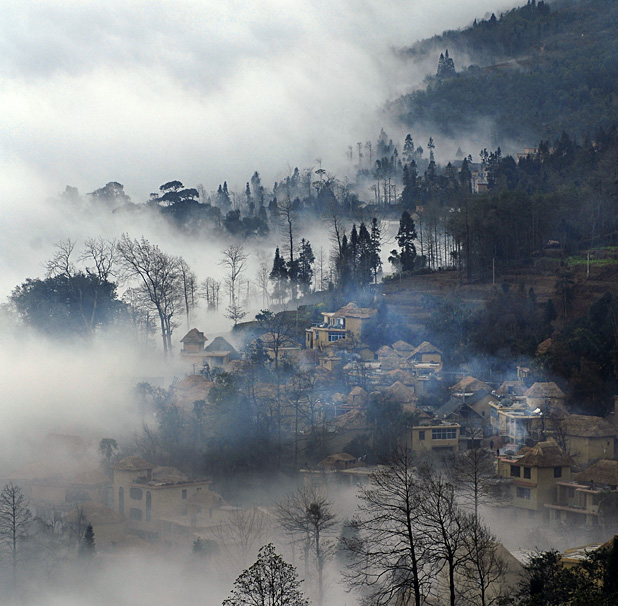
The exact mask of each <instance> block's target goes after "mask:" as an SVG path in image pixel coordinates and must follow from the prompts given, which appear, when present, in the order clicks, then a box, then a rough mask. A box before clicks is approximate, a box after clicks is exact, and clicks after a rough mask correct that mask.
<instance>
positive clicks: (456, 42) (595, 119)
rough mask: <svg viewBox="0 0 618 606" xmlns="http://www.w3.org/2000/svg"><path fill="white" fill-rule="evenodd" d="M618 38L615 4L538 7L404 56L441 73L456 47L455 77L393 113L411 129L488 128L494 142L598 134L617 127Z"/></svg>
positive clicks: (594, 1) (458, 131) (395, 105)
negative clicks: (444, 58)
mask: <svg viewBox="0 0 618 606" xmlns="http://www.w3.org/2000/svg"><path fill="white" fill-rule="evenodd" d="M617 32H618V4H616V3H615V2H610V1H608V0H582V2H558V3H553V4H551V5H547V4H545V3H543V2H539V3H538V4H537V3H536V2H534V1H530V2H529V3H528V4H527V5H525V6H523V7H521V8H515V9H513V10H511V11H509V12H507V13H504V14H502V15H501V16H500V17H499V18H497V17H496V16H495V15H492V16H491V18H489V19H487V20H481V21H475V22H474V24H473V25H472V26H471V27H469V28H466V29H463V30H458V31H447V32H444V33H443V34H442V35H440V36H435V37H433V38H431V39H428V40H423V41H421V42H418V43H416V44H414V45H413V46H412V47H410V48H407V49H404V50H403V51H402V53H403V54H404V56H406V57H409V58H410V59H411V60H412V61H415V62H418V61H420V60H423V59H424V60H425V61H426V60H427V58H428V57H432V56H434V57H435V58H436V65H437V62H438V57H439V55H440V53H442V52H444V51H445V49H448V50H449V53H450V57H451V58H452V59H453V60H454V62H455V68H456V70H457V72H456V74H455V75H453V76H452V77H445V78H438V77H436V76H434V75H429V76H428V78H427V80H426V82H427V86H426V88H425V89H422V90H416V91H413V92H411V93H410V94H408V95H404V96H402V97H400V98H399V99H397V100H395V101H393V102H392V103H391V104H390V110H391V111H392V112H393V113H394V114H395V115H396V116H397V117H398V118H399V119H401V120H402V121H403V122H404V123H405V124H406V125H407V126H408V127H410V128H412V127H414V126H416V125H419V124H421V123H422V124H423V125H425V126H426V128H432V129H433V133H434V134H442V135H446V136H451V137H454V136H456V135H457V136H458V137H462V136H465V135H466V134H470V133H472V132H476V131H478V130H479V129H480V130H487V131H490V132H491V136H492V139H493V143H496V144H500V143H503V142H504V141H506V140H513V141H514V142H516V143H519V144H524V143H528V142H529V141H530V140H533V141H536V140H538V139H539V138H548V139H554V138H556V137H558V136H559V135H560V134H561V133H562V131H568V132H570V133H572V134H575V135H577V136H585V135H587V134H589V135H593V134H594V133H595V132H596V130H597V129H598V128H599V127H603V128H607V127H609V126H611V125H613V124H615V123H616V122H618V96H617V94H616V93H618V81H616V78H615V74H616V73H618V53H617V51H618V36H617V35H616V33H617Z"/></svg>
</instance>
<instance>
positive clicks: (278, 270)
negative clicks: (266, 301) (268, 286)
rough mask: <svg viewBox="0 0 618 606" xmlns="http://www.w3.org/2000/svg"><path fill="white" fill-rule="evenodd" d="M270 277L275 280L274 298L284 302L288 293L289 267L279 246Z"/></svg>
mask: <svg viewBox="0 0 618 606" xmlns="http://www.w3.org/2000/svg"><path fill="white" fill-rule="evenodd" d="M270 279H271V281H272V282H273V299H275V300H277V301H279V303H283V301H284V299H285V296H286V294H287V283H288V268H287V263H286V262H285V259H284V258H283V256H282V255H281V253H280V252H279V247H278V246H277V249H276V250H275V259H274V261H273V268H272V271H271V272H270Z"/></svg>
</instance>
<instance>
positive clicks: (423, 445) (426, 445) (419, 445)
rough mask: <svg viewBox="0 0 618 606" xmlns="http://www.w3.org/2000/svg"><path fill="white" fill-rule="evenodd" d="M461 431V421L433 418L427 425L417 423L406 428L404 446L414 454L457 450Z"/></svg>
mask: <svg viewBox="0 0 618 606" xmlns="http://www.w3.org/2000/svg"><path fill="white" fill-rule="evenodd" d="M460 433H461V425H459V423H447V422H440V421H439V420H437V419H432V420H430V421H428V422H427V424H426V425H415V426H413V427H411V428H410V429H408V430H406V431H405V432H404V434H403V439H402V441H403V444H402V446H404V447H405V448H407V449H408V450H410V451H412V452H413V453H414V454H423V453H429V452H439V453H444V452H457V451H458V450H459V436H460Z"/></svg>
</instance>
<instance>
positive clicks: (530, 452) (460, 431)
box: [7, 303, 618, 549]
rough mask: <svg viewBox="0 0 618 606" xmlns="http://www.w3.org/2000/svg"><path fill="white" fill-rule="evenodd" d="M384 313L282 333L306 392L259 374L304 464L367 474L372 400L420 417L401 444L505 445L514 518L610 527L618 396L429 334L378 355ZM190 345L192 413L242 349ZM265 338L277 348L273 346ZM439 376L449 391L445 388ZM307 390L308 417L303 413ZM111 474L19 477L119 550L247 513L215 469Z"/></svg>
mask: <svg viewBox="0 0 618 606" xmlns="http://www.w3.org/2000/svg"><path fill="white" fill-rule="evenodd" d="M375 313H376V311H375V310H374V309H371V308H360V307H358V306H356V305H355V304H353V303H349V304H348V305H346V306H345V307H342V308H341V309H339V310H338V311H336V312H334V313H324V314H323V316H324V320H323V322H321V323H316V324H314V325H312V326H311V327H309V328H307V329H306V331H305V341H304V346H305V347H304V348H302V347H301V346H300V345H299V344H298V343H295V342H294V341H293V340H292V339H288V340H287V341H281V342H280V345H281V344H283V345H282V347H283V349H284V354H283V355H285V356H291V357H294V359H295V360H296V361H297V362H298V364H299V365H301V366H302V367H303V369H304V370H305V376H308V377H310V381H309V387H307V385H305V386H304V387H303V389H300V388H299V386H298V384H296V383H295V382H294V381H295V379H294V377H292V378H291V379H290V380H289V381H288V383H287V384H284V385H281V386H279V385H278V386H277V387H276V388H275V387H274V386H273V385H271V384H269V383H259V382H258V383H256V384H255V386H254V397H256V398H263V399H268V398H271V399H272V398H275V397H277V398H282V399H283V400H284V403H283V404H282V406H281V409H282V410H286V409H287V410H288V412H289V414H288V415H287V417H286V418H284V420H283V423H282V430H283V431H284V432H287V435H289V436H290V438H291V440H295V449H296V453H297V455H298V460H295V462H296V463H297V465H298V467H299V468H303V467H304V472H305V473H307V474H309V475H315V474H321V475H322V476H324V475H325V474H329V473H330V474H331V475H332V476H336V477H337V478H338V479H337V481H338V482H341V483H348V484H356V483H358V482H359V481H362V480H363V479H366V478H367V476H368V473H369V468H368V467H367V466H366V465H365V463H364V461H363V460H362V456H361V457H359V456H358V454H357V455H356V456H352V455H350V454H348V453H347V452H346V451H347V449H348V447H349V445H350V444H351V443H352V442H353V441H354V440H356V443H357V444H358V443H363V440H362V439H361V438H363V439H365V440H367V438H368V436H370V435H371V433H372V431H373V429H374V428H372V426H371V423H370V422H369V420H368V415H367V411H368V407H369V405H370V403H371V402H373V403H374V404H375V403H376V402H377V403H378V405H380V403H381V402H389V403H396V404H398V405H400V406H401V410H402V411H403V412H404V413H405V419H406V420H405V427H402V428H401V431H400V432H399V438H398V439H399V441H400V446H401V447H405V448H407V449H408V450H409V451H411V452H412V453H414V455H415V456H423V455H428V454H434V455H441V454H443V453H454V452H457V451H460V450H465V449H469V448H484V449H486V450H487V451H489V452H491V453H493V455H494V460H495V470H496V478H499V479H501V480H502V481H503V483H504V484H506V485H508V489H509V491H510V499H509V500H508V512H509V515H512V516H515V517H516V518H517V519H522V520H531V519H534V520H537V521H540V522H545V521H549V522H551V523H553V524H557V525H569V527H573V526H577V527H581V528H587V529H599V528H606V527H607V524H608V519H607V513H606V512H605V511H604V508H603V506H602V503H603V500H604V498H606V496H607V495H608V494H610V493H618V461H617V460H616V459H615V454H616V436H617V435H618V397H617V398H616V402H615V410H614V411H612V412H611V413H610V414H609V415H608V416H607V417H606V418H601V417H594V416H589V415H577V414H570V413H569V411H568V410H567V408H566V407H565V394H564V393H563V392H562V390H561V389H560V387H559V386H558V385H557V384H556V383H554V382H531V381H530V377H529V376H528V370H527V369H526V368H518V369H517V377H516V378H514V380H510V381H504V382H503V383H502V384H500V385H497V384H495V385H494V384H489V383H488V382H485V381H483V380H480V379H478V378H475V377H472V376H461V375H453V374H449V373H447V372H445V371H444V368H443V360H442V352H441V351H440V349H439V348H437V347H436V346H435V345H433V344H431V343H429V342H427V341H425V342H422V343H420V344H418V345H412V344H410V343H406V342H405V341H403V340H399V341H396V342H394V343H392V344H391V345H389V346H384V347H381V348H380V349H379V350H377V351H376V352H373V351H371V350H370V349H369V348H368V347H366V346H365V345H364V344H363V343H362V339H361V337H362V330H363V325H364V323H365V322H367V321H368V320H370V319H371V318H372V317H373V316H374V315H375ZM271 340H272V335H271ZM181 342H182V345H183V348H182V351H181V358H182V360H183V361H184V362H185V363H186V364H187V365H191V366H192V367H193V372H192V373H191V372H190V373H188V374H187V376H186V377H185V378H184V379H182V380H181V381H179V382H177V383H176V384H175V385H174V393H175V397H176V401H177V405H178V408H179V410H181V411H184V413H186V414H191V413H192V411H194V407H195V403H196V402H198V401H204V402H206V401H207V400H208V397H207V396H208V391H209V390H210V388H211V387H212V385H213V383H212V381H211V378H209V377H207V376H205V375H204V374H203V373H198V372H196V369H198V368H202V367H203V366H204V364H208V365H209V366H210V367H211V368H223V369H226V370H229V371H230V372H234V371H236V370H239V368H240V366H239V365H241V364H242V360H241V357H242V356H241V355H240V354H239V352H238V351H237V350H236V349H235V348H234V347H233V346H232V345H231V344H230V343H229V342H228V341H227V340H226V339H224V338H223V337H216V338H214V339H212V341H209V339H208V338H207V337H206V336H205V335H204V333H202V332H200V331H199V330H197V329H192V330H190V331H189V332H188V333H187V334H186V335H185V336H184V338H183V339H182V341H181ZM265 343H266V351H267V352H268V354H269V355H271V357H272V356H273V355H274V353H273V350H272V346H271V345H269V341H268V340H265ZM333 373H336V374H337V377H338V379H339V380H338V381H336V382H335V381H333V379H332V377H333V376H334V375H333ZM342 376H343V377H345V378H346V380H345V381H343V382H342V381H341V380H340V379H341V377H342ZM333 386H335V387H333ZM343 386H346V387H345V388H344V387H343ZM436 386H439V387H440V389H439V390H438V393H442V394H444V393H446V394H447V396H446V397H442V398H441V399H439V400H438V399H437V398H435V397H432V394H435V393H436V389H435V388H436ZM303 390H304V391H303ZM300 398H304V399H305V402H304V404H303V405H304V406H306V414H305V415H304V416H303V418H302V419H301V420H300V423H299V418H298V409H299V406H300V404H299V399H300ZM295 413H296V415H297V416H296V417H295V416H294V415H295ZM310 426H311V427H314V426H319V427H320V428H321V431H323V432H324V437H325V439H324V442H323V445H324V448H325V450H326V452H325V455H326V458H325V459H324V460H322V461H321V462H320V463H319V464H317V465H314V466H311V465H307V464H306V463H305V460H304V457H303V454H302V452H303V448H304V447H305V446H306V447H307V448H309V447H310V446H309V445H310V444H311V442H310V440H309V437H310V436H309V429H310ZM57 440H59V441H60V442H63V444H62V447H63V448H65V450H66V449H69V450H70V453H69V454H70V457H71V458H72V459H74V460H80V459H85V458H86V457H85V451H84V452H82V451H81V450H80V448H82V446H80V444H78V443H74V442H75V440H77V441H78V442H79V439H77V438H68V437H66V436H65V437H58V438H57ZM71 440H73V441H71ZM305 442H306V443H305ZM50 449H51V447H50ZM78 451H79V452H78ZM298 453H300V454H298ZM108 472H109V473H108V474H106V473H103V471H102V470H100V469H99V470H96V469H94V468H93V469H92V470H91V471H89V472H87V473H84V472H83V470H81V471H80V473H75V474H73V476H72V477H71V478H70V479H64V478H59V477H58V476H54V475H53V474H52V473H51V472H50V473H49V474H45V473H43V472H42V471H41V469H38V470H37V472H36V473H35V472H34V471H32V470H30V471H28V470H20V471H19V472H16V475H14V476H13V477H11V478H7V480H11V481H13V480H14V481H18V482H19V483H20V484H21V485H23V486H25V487H26V489H27V495H28V497H29V498H30V502H31V506H32V507H33V509H34V510H35V514H36V515H38V516H40V517H42V518H53V517H54V516H57V515H62V516H63V518H64V519H67V520H72V519H76V520H77V521H78V522H79V519H81V518H84V519H88V521H90V522H91V523H93V525H94V526H95V534H96V539H97V545H98V546H99V547H101V548H106V547H107V548H110V549H113V548H115V547H116V546H120V545H122V544H124V543H126V542H127V541H128V540H129V538H128V537H132V538H133V540H149V539H154V538H156V539H157V540H158V541H160V542H164V543H166V544H169V545H174V544H179V543H183V542H184V543H186V542H187V541H189V540H194V539H195V538H196V537H207V536H210V535H212V534H213V533H214V531H215V530H217V531H218V534H219V535H221V534H225V531H224V528H225V525H226V524H231V523H233V521H232V519H233V516H234V512H237V511H238V509H237V508H235V507H231V506H228V505H227V504H226V503H225V501H224V500H223V498H222V496H221V495H219V494H217V493H216V492H214V491H213V490H212V488H211V483H210V481H209V480H199V481H196V480H192V479H189V478H188V477H186V476H185V475H184V474H182V473H181V472H180V471H178V470H176V469H173V468H170V467H159V466H156V465H154V464H152V463H150V462H148V461H146V460H144V459H142V458H139V457H135V456H131V457H128V458H125V459H123V460H121V461H118V462H116V463H115V464H114V465H112V466H111V469H109V470H108ZM110 474H111V475H110ZM617 517H618V515H617Z"/></svg>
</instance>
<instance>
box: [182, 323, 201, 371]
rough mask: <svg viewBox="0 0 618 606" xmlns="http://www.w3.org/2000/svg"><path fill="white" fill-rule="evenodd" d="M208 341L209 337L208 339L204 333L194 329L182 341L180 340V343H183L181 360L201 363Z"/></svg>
mask: <svg viewBox="0 0 618 606" xmlns="http://www.w3.org/2000/svg"><path fill="white" fill-rule="evenodd" d="M206 341H208V337H206V335H204V333H203V332H201V331H200V330H198V329H197V328H192V329H191V330H190V331H189V332H188V333H187V334H186V335H185V336H184V337H183V338H182V339H180V342H181V343H182V349H181V350H180V359H181V360H186V361H188V362H196V363H201V361H202V354H203V353H204V345H205V343H206Z"/></svg>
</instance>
